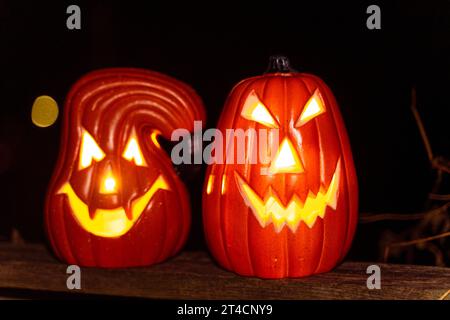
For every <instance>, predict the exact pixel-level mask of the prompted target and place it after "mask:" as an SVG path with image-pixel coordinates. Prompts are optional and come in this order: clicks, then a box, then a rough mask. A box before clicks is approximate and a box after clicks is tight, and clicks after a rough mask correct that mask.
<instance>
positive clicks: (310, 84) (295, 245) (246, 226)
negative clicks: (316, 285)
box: [203, 57, 358, 278]
mask: <svg viewBox="0 0 450 320" xmlns="http://www.w3.org/2000/svg"><path fill="white" fill-rule="evenodd" d="M274 61H275V66H273V65H274ZM249 97H252V98H249ZM254 97H257V98H258V101H259V102H260V103H261V104H262V105H263V106H264V107H265V109H266V110H267V111H268V114H269V115H267V113H266V117H265V119H266V121H265V123H264V121H263V122H261V121H260V122H258V121H255V120H252V119H250V118H249V117H250V116H249V114H247V116H245V115H246V112H245V111H244V110H245V108H246V106H247V105H251V101H253V100H251V99H255V98H254ZM313 98H314V99H315V100H312V99H313ZM249 99H250V100H249ZM249 101H250V102H249ZM311 101H313V103H309V102H311ZM249 103H250V104H249ZM311 105H312V107H311V109H309V111H306V108H307V106H311ZM319 107H320V108H319ZM319 109H320V110H321V111H320V112H317V111H318V110H319ZM251 110H253V109H251ZM260 114H261V112H260ZM308 115H309V116H308ZM270 116H271V118H273V121H272V120H270V121H269V120H268V117H270ZM301 118H304V120H303V121H300V119H301ZM268 125H269V126H272V127H277V128H278V129H279V149H278V151H280V149H281V148H282V147H283V145H284V147H286V148H285V149H284V151H283V152H280V154H285V155H286V153H292V154H293V156H292V157H291V158H289V157H288V158H289V159H291V160H292V161H294V160H296V161H295V162H298V163H299V164H298V166H297V167H296V168H287V169H286V168H285V170H280V171H278V172H277V171H273V172H270V170H269V174H265V175H262V174H261V169H263V170H268V169H270V167H271V166H272V165H273V164H274V161H276V159H277V158H276V156H274V158H271V159H272V160H271V162H270V163H266V164H262V163H261V162H260V161H259V159H258V162H256V163H253V164H252V163H249V162H248V159H247V158H246V160H245V162H244V163H241V164H236V161H235V163H234V164H232V163H224V164H219V163H213V164H211V165H209V166H208V168H207V171H206V176H205V185H204V191H203V221H204V230H205V236H206V240H207V244H208V247H209V248H210V251H211V252H212V254H213V256H214V257H215V258H216V260H217V261H218V263H219V264H220V265H221V266H223V267H224V268H225V269H228V270H231V271H234V272H236V273H238V274H240V275H244V276H256V277H260V278H284V277H305V276H309V275H312V274H317V273H322V272H327V271H330V270H331V269H332V268H334V267H335V266H336V265H337V264H338V263H339V262H340V261H341V260H342V259H343V258H344V256H345V255H346V253H347V252H348V250H349V248H350V245H351V242H352V238H353V235H354V232H355V228H356V223H357V210H358V208H357V207H358V187H357V179H356V174H355V168H354V164H353V159H352V153H351V150H350V144H349V140H348V137H347V133H346V129H345V127H344V122H343V120H342V118H341V114H340V112H339V109H338V105H337V103H336V100H335V98H334V96H333V94H332V92H331V90H330V89H329V88H328V87H327V86H326V85H325V83H324V82H323V81H322V80H321V79H319V78H318V77H316V76H313V75H310V74H305V73H298V72H294V71H292V70H291V69H290V68H289V66H288V61H287V59H286V58H284V57H281V58H280V57H277V58H276V60H272V68H271V69H270V72H267V73H265V74H263V75H261V76H257V77H253V78H249V79H246V80H243V81H241V82H240V83H238V84H237V85H236V86H235V87H234V88H233V90H232V92H231V93H230V95H229V97H228V99H227V101H226V103H225V106H224V109H223V111H222V114H221V116H220V119H219V123H218V126H217V128H218V129H219V130H220V131H221V132H222V133H224V132H225V130H226V129H243V130H247V129H249V128H253V129H256V131H258V129H262V128H267V127H268ZM285 140H286V142H285V143H283V141H285ZM227 143H229V142H227ZM224 144H225V143H224ZM246 145H247V144H246ZM289 146H290V147H289ZM236 148H237V147H236V144H235V154H237V149H236ZM246 148H247V149H246V151H247V152H250V151H249V150H248V148H255V143H254V144H250V147H249V146H247V147H246ZM223 152H224V154H225V150H224V151H223ZM224 158H225V156H224ZM280 163H281V164H282V163H283V162H278V164H280ZM275 168H276V166H275ZM266 172H267V171H266ZM211 177H212V178H211ZM248 190H250V191H248ZM251 193H252V194H253V196H251V195H250V194H251ZM255 195H256V196H255ZM271 196H272V198H270V197H271ZM255 199H257V200H255ZM274 199H275V200H274ZM324 199H325V200H324ZM258 203H259V204H258ZM264 205H265V207H264ZM258 206H260V208H259V209H258ZM261 208H264V209H261ZM293 208H294V209H293ZM258 210H259V211H258ZM264 210H265V211H264ZM274 212H279V213H281V215H283V214H291V218H292V217H293V218H292V221H290V220H289V219H288V218H287V217H282V218H279V219H278V218H276V216H275V214H274ZM264 214H267V216H265V217H266V218H264ZM277 219H278V220H277Z"/></svg>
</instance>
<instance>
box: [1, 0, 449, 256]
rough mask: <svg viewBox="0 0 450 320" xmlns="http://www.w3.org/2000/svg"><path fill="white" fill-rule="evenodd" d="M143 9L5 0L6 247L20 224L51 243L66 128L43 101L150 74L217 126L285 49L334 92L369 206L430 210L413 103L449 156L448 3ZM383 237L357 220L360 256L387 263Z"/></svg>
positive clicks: (198, 180)
mask: <svg viewBox="0 0 450 320" xmlns="http://www.w3.org/2000/svg"><path fill="white" fill-rule="evenodd" d="M146 3H147V4H144V3H139V2H132V1H121V2H106V1H92V2H80V1H73V2H67V1H58V2H56V1H55V2H54V3H45V2H42V1H33V2H31V1H29V2H22V1H0V93H1V95H0V201H1V209H0V217H1V219H0V239H4V240H6V239H8V238H9V237H10V232H11V230H12V228H13V227H14V228H16V229H18V230H19V231H20V233H21V234H22V236H23V238H24V239H25V240H26V241H29V242H43V241H45V236H44V233H43V203H44V197H45V191H46V187H47V184H48V181H49V179H50V176H51V173H52V169H53V165H54V163H55V160H56V157H57V153H58V145H59V133H60V129H61V128H60V120H58V121H57V122H56V124H55V125H53V126H52V127H49V128H45V129H43V128H38V127H35V126H34V125H33V124H32V122H31V119H30V111H31V106H32V103H33V101H34V99H35V98H36V97H37V96H40V95H43V94H47V95H50V96H52V97H54V98H55V99H56V101H57V102H58V103H59V105H60V107H62V106H63V102H64V97H65V95H66V93H67V92H68V90H69V88H70V86H71V85H72V84H73V83H74V82H75V81H76V80H77V79H78V78H79V77H80V76H81V75H83V74H85V73H86V72H88V71H91V70H94V69H98V68H104V67H113V66H123V67H140V68H147V69H152V70H156V71H160V72H163V73H166V74H168V75H171V76H174V77H176V78H178V79H180V80H182V81H185V82H187V83H189V84H190V85H191V86H193V87H194V88H195V89H196V90H197V92H198V93H199V95H200V96H201V97H202V98H203V100H204V103H205V105H206V108H207V114H208V123H207V126H208V127H213V126H214V125H215V123H216V121H217V119H218V116H219V114H220V111H221V108H222V106H223V103H224V101H225V99H226V96H227V94H228V93H229V92H230V90H231V88H232V87H233V86H234V85H235V84H236V83H237V82H239V81H240V80H242V79H244V78H247V77H250V76H254V75H258V74H260V73H262V72H263V71H264V70H265V68H266V65H267V62H268V57H269V56H270V55H271V54H277V53H283V54H285V55H287V56H288V57H289V58H290V60H291V63H292V65H293V66H294V68H295V69H297V70H299V71H301V72H309V73H313V74H316V75H318V76H319V77H321V78H322V79H323V80H324V81H325V82H326V83H327V84H328V85H329V86H330V87H331V88H332V90H333V92H334V93H335V96H336V98H337V100H338V102H339V104H340V106H341V111H342V113H343V116H344V119H345V122H346V125H347V129H348V133H349V136H350V140H351V143H352V147H353V152H354V158H355V163H356V168H357V172H358V178H359V185H360V211H361V212H400V213H401V212H404V213H407V212H419V211H421V210H423V208H424V204H425V202H426V198H427V193H428V192H429V191H430V188H431V185H432V182H433V179H434V176H433V171H432V170H431V168H430V164H429V162H428V159H427V156H426V152H425V149H424V147H423V144H422V141H421V139H420V135H419V131H418V129H417V127H416V124H415V122H414V118H413V116H412V113H411V111H410V102H411V99H410V96H411V88H412V86H416V88H417V94H418V103H419V105H418V106H419V112H420V113H421V115H422V117H423V120H424V123H425V126H426V129H427V132H428V135H429V137H430V140H431V142H432V146H433V150H434V152H435V153H436V154H440V155H444V156H446V157H447V158H448V157H449V150H450V145H449V137H450V135H449V128H448V125H449V124H450V119H449V112H448V108H449V103H448V101H447V100H448V99H447V96H448V94H449V90H450V2H449V1H406V0H405V1H386V2H382V1H370V2H364V1H362V2H358V3H356V2H355V3H353V4H350V3H348V2H343V1H330V2H324V1H295V2H293V4H290V3H287V2H286V3H282V2H281V1H273V2H270V3H262V2H259V3H254V4H253V5H252V6H249V5H247V6H246V7H244V6H243V5H242V4H238V3H232V2H229V1H227V2H223V3H216V2H215V1H213V2H210V5H209V6H207V5H204V4H202V5H200V4H198V5H196V4H195V3H194V2H193V1H189V2H188V1H184V4H175V3H166V4H165V5H162V4H157V3H155V1H147V2H146ZM70 4H78V5H79V6H80V7H81V21H82V22H81V24H82V27H81V30H68V29H67V28H66V19H67V17H68V15H67V14H66V8H67V6H68V5H70ZM370 4H377V5H379V6H380V7H381V20H382V29H381V30H368V29H367V28H366V19H367V17H368V14H366V8H367V6H368V5H370ZM202 183H203V176H202V175H201V174H198V175H196V176H195V178H194V180H193V182H192V181H191V185H192V186H193V187H192V188H190V190H191V198H192V206H193V227H192V230H191V237H190V239H189V242H188V247H187V248H188V249H191V250H193V249H201V248H204V240H203V235H202V227H201V206H200V202H201V196H200V195H201V184H202ZM403 226H404V225H395V224H393V225H389V226H388V227H389V228H393V230H401V228H402V227H403ZM383 228H386V225H384V224H370V225H361V226H360V227H359V229H358V233H357V236H356V239H355V241H354V246H353V248H352V251H351V253H350V257H351V258H352V259H357V260H375V259H377V255H378V251H377V250H378V247H377V243H378V238H379V234H380V232H381V231H382V230H383Z"/></svg>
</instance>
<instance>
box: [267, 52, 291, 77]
mask: <svg viewBox="0 0 450 320" xmlns="http://www.w3.org/2000/svg"><path fill="white" fill-rule="evenodd" d="M290 72H295V71H294V70H293V69H292V68H291V65H290V63H289V59H288V58H287V57H286V56H283V55H275V56H270V58H269V66H268V67H267V70H266V72H265V73H290Z"/></svg>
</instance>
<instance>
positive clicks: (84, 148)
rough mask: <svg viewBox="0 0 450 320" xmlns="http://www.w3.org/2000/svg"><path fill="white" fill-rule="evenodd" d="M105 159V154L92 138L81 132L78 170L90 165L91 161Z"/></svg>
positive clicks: (84, 131) (85, 132)
mask: <svg viewBox="0 0 450 320" xmlns="http://www.w3.org/2000/svg"><path fill="white" fill-rule="evenodd" d="M104 157H105V153H104V152H103V151H102V149H100V147H99V146H98V144H97V142H95V140H94V138H93V137H92V136H91V135H90V134H89V132H87V131H86V130H83V137H82V138H81V149H80V162H79V164H78V168H79V170H82V169H85V168H87V167H89V166H90V165H91V164H92V160H93V159H95V160H96V161H101V160H102V159H103V158H104Z"/></svg>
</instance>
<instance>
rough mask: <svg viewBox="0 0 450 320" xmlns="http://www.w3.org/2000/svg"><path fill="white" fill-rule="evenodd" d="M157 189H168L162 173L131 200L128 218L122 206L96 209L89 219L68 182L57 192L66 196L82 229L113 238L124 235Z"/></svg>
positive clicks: (85, 208)
mask: <svg viewBox="0 0 450 320" xmlns="http://www.w3.org/2000/svg"><path fill="white" fill-rule="evenodd" d="M158 190H170V188H169V185H168V184H167V182H166V180H165V179H164V177H163V176H162V175H160V176H158V178H157V179H156V180H155V181H154V182H153V184H152V186H151V187H150V189H149V190H148V191H147V192H146V193H145V194H144V195H142V196H141V197H139V198H137V199H136V200H134V201H133V203H132V205H131V212H132V218H131V219H128V217H127V215H126V213H125V210H124V209H123V208H122V207H119V208H116V209H97V210H96V211H95V215H94V218H93V219H91V217H90V216H89V209H88V206H87V205H86V204H85V203H84V202H83V201H82V200H81V199H80V198H79V197H78V196H77V194H76V193H75V191H74V190H73V188H72V186H71V185H70V183H68V182H67V183H65V184H64V185H63V186H62V187H61V189H60V190H59V192H58V193H59V194H65V195H66V196H67V198H68V200H69V204H70V207H71V208H72V212H73V214H74V216H75V218H76V219H77V221H78V223H79V224H80V225H81V226H82V227H83V229H84V230H86V231H88V232H90V233H92V234H94V235H96V236H99V237H106V238H114V237H119V236H122V235H124V234H125V233H127V232H128V231H129V230H130V229H131V227H132V226H133V225H134V224H135V222H136V221H137V220H138V219H139V217H140V216H141V214H142V212H143V211H144V209H145V208H146V207H147V205H148V203H149V202H150V200H151V199H152V198H153V195H154V194H155V193H156V192H157V191H158Z"/></svg>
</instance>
